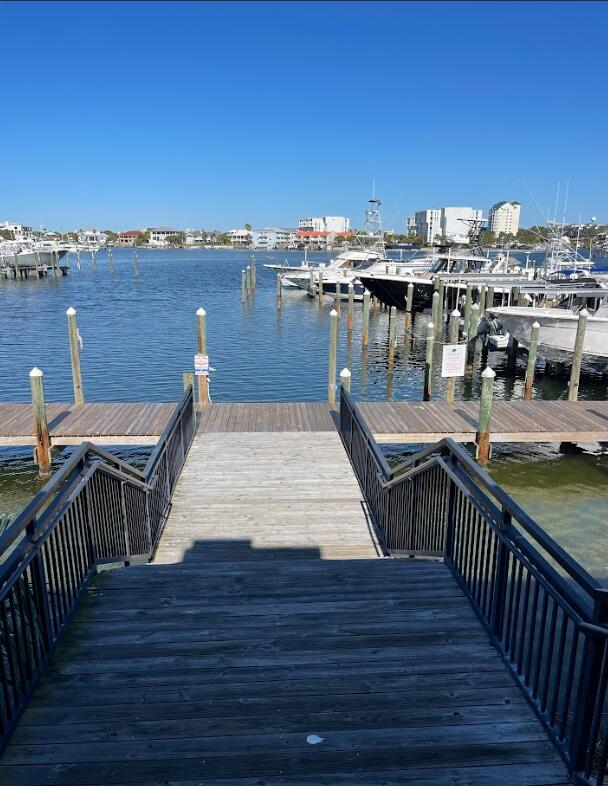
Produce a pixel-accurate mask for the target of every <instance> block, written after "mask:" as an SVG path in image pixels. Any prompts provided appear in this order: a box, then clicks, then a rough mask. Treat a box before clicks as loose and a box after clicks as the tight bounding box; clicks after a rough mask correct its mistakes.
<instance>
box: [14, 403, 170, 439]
mask: <svg viewBox="0 0 608 786" xmlns="http://www.w3.org/2000/svg"><path fill="white" fill-rule="evenodd" d="M174 409H175V403H172V404H152V403H147V404H146V403H144V404H138V403H130V404H128V403H122V404H81V405H80V406H76V405H75V404H47V407H46V410H47V420H48V424H49V432H50V435H51V441H52V443H53V444H54V445H79V444H80V443H81V442H83V441H84V440H91V441H94V442H96V443H98V444H100V445H104V444H105V445H117V444H122V445H129V444H133V445H154V444H156V442H157V440H158V437H159V436H160V434H161V433H162V431H163V429H164V428H165V426H166V425H167V423H168V422H169V419H170V417H171V414H172V413H173V410H174ZM34 444H36V439H35V435H34V413H33V408H32V405H31V404H0V447H2V446H7V445H34Z"/></svg>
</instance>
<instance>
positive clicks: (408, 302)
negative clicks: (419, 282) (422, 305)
mask: <svg viewBox="0 0 608 786" xmlns="http://www.w3.org/2000/svg"><path fill="white" fill-rule="evenodd" d="M413 305H414V285H413V284H412V282H411V281H410V283H409V284H408V285H407V295H406V297H405V322H404V326H405V331H406V333H405V336H404V341H407V339H408V337H409V330H410V328H411V327H412V307H413Z"/></svg>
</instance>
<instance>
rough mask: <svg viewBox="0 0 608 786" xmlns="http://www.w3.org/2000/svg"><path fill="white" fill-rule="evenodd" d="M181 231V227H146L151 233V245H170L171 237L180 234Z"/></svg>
mask: <svg viewBox="0 0 608 786" xmlns="http://www.w3.org/2000/svg"><path fill="white" fill-rule="evenodd" d="M179 231H180V230H179V229H173V228H172V227H146V232H149V234H150V240H149V241H148V243H149V245H151V246H168V245H169V238H170V237H172V236H173V235H178V234H179Z"/></svg>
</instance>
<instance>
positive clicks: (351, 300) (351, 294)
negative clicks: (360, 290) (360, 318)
mask: <svg viewBox="0 0 608 786" xmlns="http://www.w3.org/2000/svg"><path fill="white" fill-rule="evenodd" d="M354 310H355V287H354V286H353V284H352V282H351V283H350V284H349V285H348V317H347V321H346V327H347V330H348V332H349V333H352V332H353V312H354Z"/></svg>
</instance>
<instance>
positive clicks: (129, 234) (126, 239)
mask: <svg viewBox="0 0 608 786" xmlns="http://www.w3.org/2000/svg"><path fill="white" fill-rule="evenodd" d="M140 234H141V232H140V230H139V229H127V231H126V232H119V233H118V237H117V241H116V242H117V243H118V245H119V246H136V245H137V238H138V237H139V235H140Z"/></svg>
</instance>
